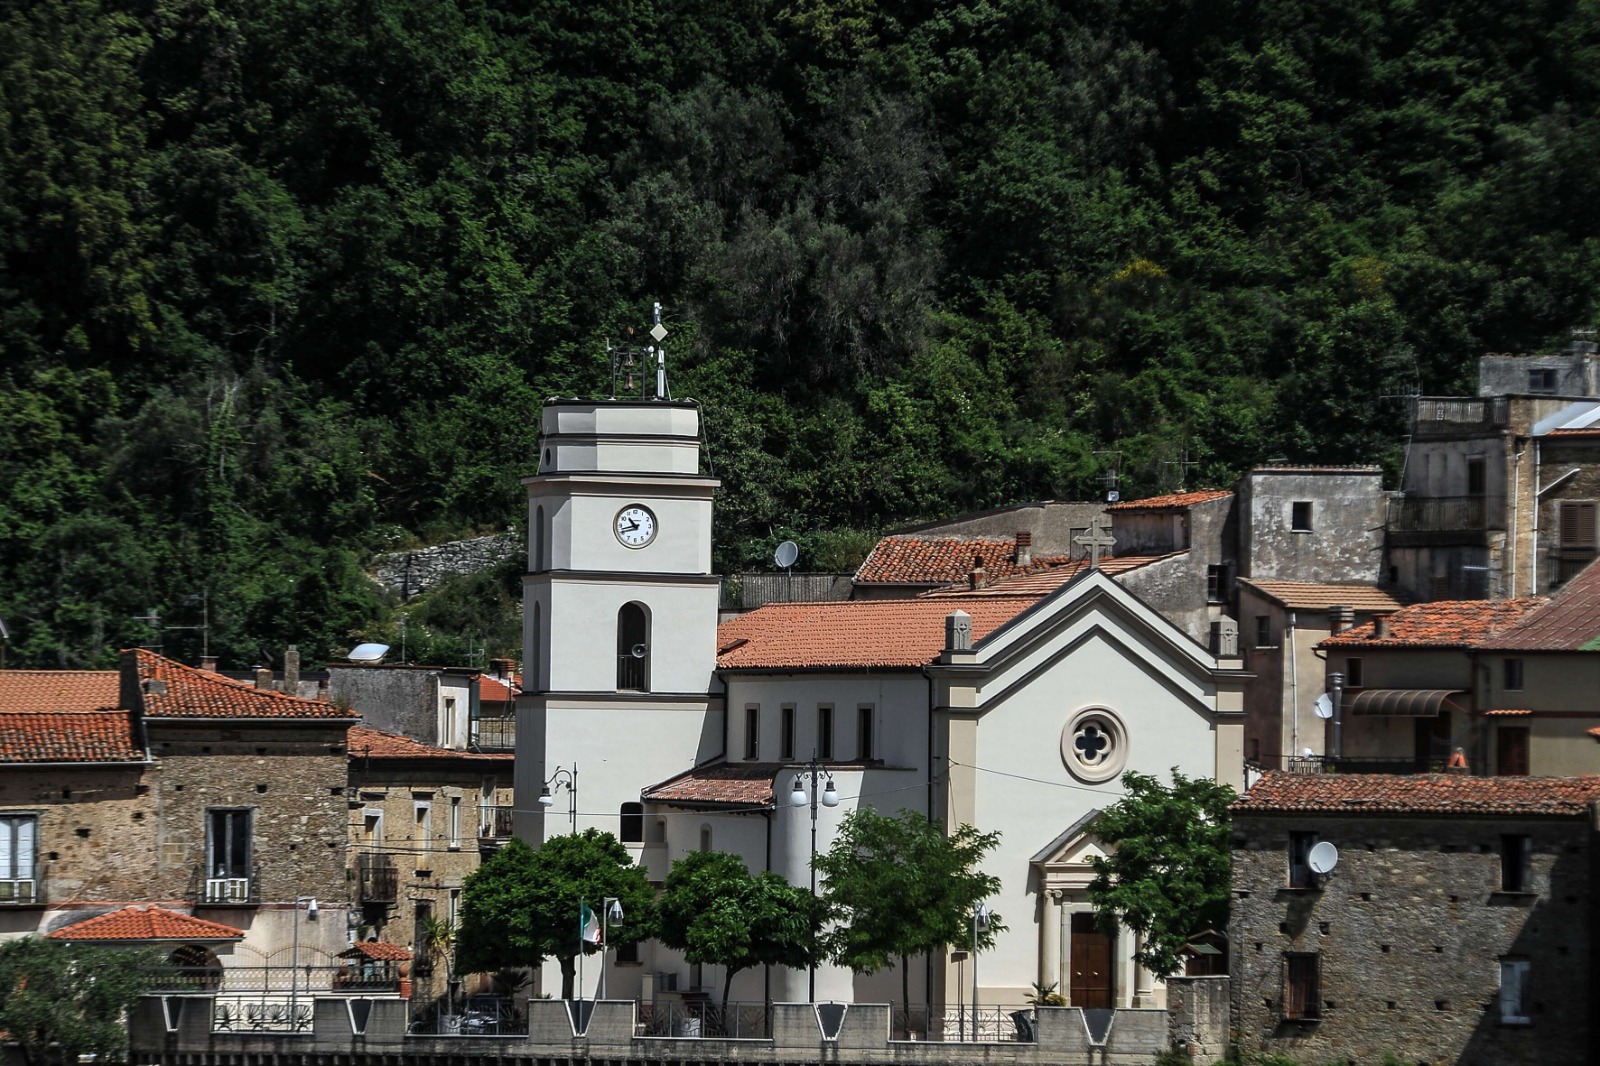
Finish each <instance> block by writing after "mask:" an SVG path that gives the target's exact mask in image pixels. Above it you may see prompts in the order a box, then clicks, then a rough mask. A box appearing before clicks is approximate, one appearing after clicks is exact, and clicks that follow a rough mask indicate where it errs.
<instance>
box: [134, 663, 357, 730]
mask: <svg viewBox="0 0 1600 1066" xmlns="http://www.w3.org/2000/svg"><path fill="white" fill-rule="evenodd" d="M136 655H137V657H138V662H139V680H140V681H141V682H143V684H144V710H145V714H146V715H148V716H149V717H151V718H359V717H360V715H358V714H356V712H355V711H353V710H350V709H349V708H347V707H340V706H338V705H337V704H333V703H329V702H327V701H326V700H307V699H301V698H300V697H299V696H289V695H286V694H284V693H282V692H272V691H269V690H266V689H258V688H256V687H255V686H254V685H248V684H245V683H244V682H242V681H234V680H232V679H231V678H226V677H223V676H222V675H221V674H213V673H210V672H209V671H206V670H197V669H195V668H194V667H192V666H185V665H183V664H182V663H179V662H173V661H172V660H171V659H166V658H162V657H161V656H159V655H157V654H156V653H155V652H152V651H146V650H145V649H143V648H140V649H138V651H137V652H136ZM152 682H160V685H154V684H152ZM163 688H164V689H165V691H162V689H163Z"/></svg>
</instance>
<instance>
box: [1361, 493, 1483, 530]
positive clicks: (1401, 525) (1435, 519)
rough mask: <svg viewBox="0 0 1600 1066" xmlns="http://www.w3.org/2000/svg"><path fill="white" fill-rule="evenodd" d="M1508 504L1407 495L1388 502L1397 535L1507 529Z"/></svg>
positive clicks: (1392, 526) (1456, 497) (1391, 523)
mask: <svg viewBox="0 0 1600 1066" xmlns="http://www.w3.org/2000/svg"><path fill="white" fill-rule="evenodd" d="M1505 525H1506V501H1505V499H1504V498H1502V497H1499V496H1406V497H1404V498H1403V499H1392V500H1390V501H1389V528H1390V530H1392V531H1394V532H1396V533H1415V532H1428V533H1437V532H1453V531H1456V530H1485V529H1504V528H1505Z"/></svg>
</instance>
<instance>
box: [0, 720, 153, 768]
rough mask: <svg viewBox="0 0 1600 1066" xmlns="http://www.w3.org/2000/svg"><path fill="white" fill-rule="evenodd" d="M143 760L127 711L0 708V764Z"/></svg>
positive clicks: (143, 756)
mask: <svg viewBox="0 0 1600 1066" xmlns="http://www.w3.org/2000/svg"><path fill="white" fill-rule="evenodd" d="M144 761H145V753H144V750H143V749H142V748H140V747H139V744H138V742H137V739H136V738H135V736H134V730H133V715H132V714H131V713H130V712H128V711H78V712H69V713H65V714H57V713H54V712H49V711H35V712H33V713H27V714H9V713H0V764H10V765H15V764H19V763H23V764H25V763H54V762H81V763H106V762H144Z"/></svg>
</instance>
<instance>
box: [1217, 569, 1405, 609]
mask: <svg viewBox="0 0 1600 1066" xmlns="http://www.w3.org/2000/svg"><path fill="white" fill-rule="evenodd" d="M1239 584H1241V585H1244V586H1247V587H1248V588H1251V589H1254V590H1255V591H1257V592H1259V593H1261V595H1263V596H1265V597H1267V598H1268V599H1270V600H1274V601H1276V602H1277V603H1280V604H1282V605H1283V606H1285V607H1288V608H1291V609H1293V610H1299V611H1325V610H1327V609H1328V608H1329V607H1348V608H1350V609H1351V610H1352V611H1363V612H1365V611H1379V612H1382V611H1398V610H1399V609H1400V608H1401V607H1403V606H1404V604H1402V603H1401V602H1400V601H1399V600H1397V599H1395V598H1394V596H1393V595H1392V594H1390V593H1389V592H1387V591H1385V590H1384V589H1381V588H1379V587H1378V586H1377V585H1371V584H1366V583H1364V582H1323V581H1270V580H1267V579H1266V578H1259V577H1241V578H1240V579H1239Z"/></svg>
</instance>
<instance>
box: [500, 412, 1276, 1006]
mask: <svg viewBox="0 0 1600 1066" xmlns="http://www.w3.org/2000/svg"><path fill="white" fill-rule="evenodd" d="M700 415H701V412H700V409H699V406H698V405H697V404H695V403H694V402H692V401H678V400H655V401H648V400H645V401H641V400H599V401H595V400H560V399H558V400H551V401H550V402H548V403H547V404H546V406H545V408H544V411H543V414H542V425H541V430H542V433H541V439H540V446H539V451H540V455H539V468H538V473H537V474H535V475H533V476H532V477H529V478H527V479H525V482H524V483H525V485H526V486H527V489H528V528H529V535H528V540H529V543H528V563H527V574H526V576H525V578H524V597H525V612H524V626H525V634H524V637H525V648H524V693H523V695H522V696H521V697H520V698H519V702H518V712H517V713H518V726H517V757H516V831H517V833H518V835H519V836H521V837H523V838H524V839H526V840H528V841H529V842H530V843H531V844H533V845H534V846H535V847H537V846H538V844H539V842H540V841H542V840H543V839H544V838H545V837H546V836H547V835H554V834H559V833H565V832H568V831H569V830H570V829H571V828H574V827H575V828H577V829H584V828H588V827H590V826H593V827H596V828H599V829H603V830H606V831H608V832H611V833H614V834H616V835H617V836H618V838H619V839H621V840H622V841H623V842H624V843H625V844H626V845H627V847H628V848H629V849H630V850H631V851H632V853H633V854H634V855H635V856H636V858H637V861H638V862H639V863H640V864H641V865H643V866H644V867H645V868H646V869H647V870H648V872H649V876H650V878H651V880H652V881H655V882H659V881H661V880H662V879H664V878H665V877H666V874H667V871H668V869H669V868H670V866H671V864H672V862H673V860H675V859H677V858H681V857H682V856H683V855H685V854H687V853H689V852H691V851H695V850H711V849H715V850H720V851H728V852H733V853H735V854H738V855H739V856H741V857H742V858H743V859H744V861H745V863H746V864H747V865H748V866H749V867H750V869H752V870H755V871H761V870H772V871H775V872H777V873H779V874H781V875H782V876H784V877H785V878H787V879H788V880H789V881H790V882H791V883H793V884H797V885H809V884H811V871H810V861H811V856H812V854H813V852H814V851H816V852H821V851H825V850H827V848H828V847H829V845H830V844H831V843H832V841H833V839H834V834H835V833H836V831H837V828H838V826H839V823H840V820H841V819H842V818H843V817H844V816H845V815H846V814H848V813H849V812H850V811H852V810H855V809H857V808H862V807H866V808H872V809H874V810H876V811H878V812H880V813H884V814H890V815H893V814H896V813H898V812H900V811H902V810H910V811H914V812H916V813H918V814H922V815H926V816H927V817H929V818H931V819H933V820H934V821H936V822H937V823H939V824H941V825H943V826H946V827H947V828H949V829H951V830H953V829H954V828H956V827H958V826H960V825H963V824H970V825H973V826H975V827H977V828H978V829H979V830H981V831H984V832H998V833H999V834H1000V843H999V846H998V847H997V848H996V849H994V850H993V851H992V852H991V853H990V855H989V857H988V859H987V861H986V864H985V865H986V867H987V869H988V872H990V873H993V874H995V875H996V876H997V877H999V879H1000V881H1001V884H1002V888H1001V890H1000V892H999V893H998V894H997V895H996V896H995V897H994V898H992V899H990V900H989V901H988V907H989V909H990V910H991V911H992V912H994V913H995V914H997V915H998V916H999V917H1000V918H1001V920H1002V921H1003V923H1004V925H1005V927H1006V928H1005V931H1004V932H1002V933H1001V934H1000V935H999V937H998V940H997V943H996V944H995V946H994V947H993V948H992V949H988V950H985V951H983V952H982V953H981V954H980V955H979V956H978V958H977V959H976V960H973V959H970V958H968V957H967V953H966V952H963V951H951V952H950V953H948V957H945V958H938V959H931V960H918V959H914V960H911V973H910V974H909V978H910V995H911V998H912V1002H913V1003H920V1002H923V1001H924V999H925V998H927V999H929V1000H931V1002H933V1003H935V1004H939V1005H942V1006H943V1007H944V1008H945V1009H946V1010H953V1009H955V1008H956V1006H957V1004H958V1003H959V1002H962V1001H963V1000H964V1001H965V1002H966V1003H967V1004H968V1005H970V1004H971V1002H972V999H971V998H970V997H972V996H973V994H974V991H975V992H976V997H977V1002H978V1003H979V1004H982V1005H983V1006H986V1007H989V1006H1010V1007H1012V1008H1016V1007H1020V1006H1022V1005H1023V1004H1024V1003H1025V997H1026V995H1027V994H1028V992H1029V990H1030V986H1032V985H1033V984H1034V983H1035V982H1039V983H1042V984H1045V985H1050V984H1055V985H1056V986H1057V987H1058V988H1059V990H1060V991H1061V992H1062V993H1063V994H1064V995H1067V996H1068V998H1069V1001H1070V1002H1071V1003H1072V1004H1074V1005H1078V1006H1085V1007H1096V1006H1100V1007H1111V1006H1159V1005H1162V1003H1163V1002H1164V991H1163V989H1162V987H1161V984H1160V982H1159V981H1156V980H1154V979H1153V976H1152V975H1150V974H1148V973H1146V972H1144V971H1143V970H1142V969H1141V968H1140V967H1138V966H1137V965H1136V964H1135V962H1134V958H1133V956H1134V953H1135V951H1136V949H1137V943H1136V940H1135V935H1134V934H1133V933H1131V932H1129V931H1127V930H1123V931H1122V932H1121V934H1120V935H1115V936H1108V935H1107V934H1105V933H1102V932H1099V931H1097V930H1096V929H1095V927H1094V924H1093V922H1092V917H1091V914H1090V909H1089V904H1088V898H1087V894H1086V887H1087V885H1088V882H1089V880H1090V878H1091V875H1092V874H1091V869H1090V865H1089V862H1090V859H1091V857H1092V856H1093V855H1095V854H1097V847H1098V845H1097V842H1096V840H1095V836H1094V819H1095V815H1096V814H1097V812H1098V811H1099V810H1101V809H1102V808H1104V807H1106V806H1109V805H1110V804H1113V803H1115V802H1116V801H1117V800H1118V799H1119V798H1120V796H1121V795H1122V790H1121V784H1120V776H1121V774H1122V773H1123V772H1124V771H1126V770H1136V771H1138V772H1140V773H1145V774H1151V775H1155V776H1158V777H1160V778H1161V779H1163V780H1166V779H1167V778H1168V775H1169V773H1170V771H1171V770H1172V769H1173V768H1176V769H1178V770H1180V771H1182V772H1183V773H1184V774H1186V775H1188V776H1191V777H1212V778H1215V779H1216V780H1219V781H1223V782H1225V783H1228V784H1231V785H1233V786H1234V787H1235V788H1241V789H1242V786H1243V775H1244V771H1243V735H1244V710H1243V690H1244V685H1245V681H1246V680H1247V676H1248V675H1247V674H1246V673H1245V672H1244V670H1243V669H1242V662H1241V661H1240V660H1239V658H1238V657H1237V656H1238V650H1237V636H1236V632H1235V629H1234V627H1233V625H1232V623H1231V621H1229V620H1223V621H1222V622H1221V623H1218V624H1217V625H1216V626H1215V628H1214V633H1213V639H1212V642H1211V644H1212V646H1211V647H1209V648H1208V647H1206V646H1203V645H1202V644H1200V643H1198V642H1196V641H1195V640H1194V639H1193V638H1192V637H1190V636H1189V635H1188V634H1186V633H1185V632H1183V631H1182V630H1180V629H1178V628H1176V627H1175V626H1173V625H1172V624H1171V623H1169V622H1168V621H1166V620H1165V619H1164V618H1162V617H1161V615H1160V614H1158V613H1157V612H1156V611H1154V610H1153V609H1151V608H1150V607H1149V606H1148V605H1146V604H1145V603H1144V602H1142V601H1141V600H1140V599H1139V598H1138V597H1136V596H1135V595H1134V594H1133V593H1131V592H1129V591H1128V590H1127V589H1125V588H1123V587H1122V586H1120V585H1118V584H1117V583H1116V582H1115V581H1112V580H1111V579H1110V578H1108V577H1107V576H1106V575H1105V573H1104V572H1103V571H1101V570H1099V569H1098V568H1096V567H1093V566H1091V567H1089V568H1088V569H1086V570H1083V569H1079V570H1073V571H1072V572H1071V573H1070V574H1062V575H1057V576H1056V577H1055V578H1053V579H1047V580H1032V581H1019V582H1010V583H999V584H997V585H995V586H989V587H977V588H965V589H963V588H953V589H946V590H941V591H939V592H937V593H934V594H930V595H924V596H920V597H916V598H912V599H904V600H881V601H846V602H828V603H805V604H775V605H770V606H767V607H763V608H761V609H758V610H756V611H753V612H751V613H749V614H746V615H743V616H741V617H738V618H736V619H733V620H731V621H729V622H726V623H724V624H722V625H721V626H720V627H719V625H718V622H717V617H718V614H717V607H718V588H719V579H718V577H717V575H715V574H713V573H712V572H711V543H712V525H711V523H712V507H713V500H714V497H715V494H716V491H717V488H718V482H717V481H716V480H715V479H714V478H711V477H708V476H706V475H705V474H704V473H703V472H702V468H701V454H700V449H701V441H702V427H701V425H700ZM1095 550H1096V551H1097V550H1098V549H1095ZM541 798H542V801H543V802H541ZM604 965H605V967H606V977H607V984H606V987H607V989H608V995H609V996H610V997H612V998H629V999H631V998H634V997H636V996H637V997H640V998H642V999H644V1000H646V1001H657V1002H659V1001H661V1000H662V999H663V998H670V997H673V996H682V997H693V996H700V995H707V994H709V995H712V996H713V997H719V996H720V995H721V993H722V980H723V975H722V974H721V973H720V972H712V971H713V970H714V969H715V968H713V967H704V968H701V967H690V966H689V965H688V964H686V963H685V962H683V960H682V959H681V957H679V956H678V955H677V953H675V952H672V951H670V950H668V949H666V948H664V947H663V946H662V945H660V944H657V943H653V942H652V943H646V944H641V945H638V947H637V948H636V949H635V950H634V951H632V952H627V953H623V954H622V957H621V958H618V957H617V955H616V954H615V953H612V954H610V955H609V956H608V958H607V960H606V962H605V964H604ZM974 966H976V970H977V972H976V973H974V970H973V968H974ZM600 968H601V967H600V966H599V965H596V964H595V963H594V962H593V960H591V962H590V964H589V965H588V967H587V970H588V972H587V973H586V974H585V987H584V989H583V990H582V992H584V993H585V994H589V995H593V994H594V993H595V991H596V984H597V981H598V976H599V975H598V973H597V971H598V970H599V969H600ZM702 969H703V970H704V971H705V972H701V970H702ZM544 976H545V978H546V980H545V987H547V988H548V987H551V980H550V977H551V975H549V974H547V975H544ZM730 992H731V996H730V998H731V999H732V1000H734V1001H745V1002H759V1001H763V1000H773V1001H777V1002H796V1001H806V1000H808V999H815V1000H832V1001H839V1002H877V1003H882V1002H890V1001H898V1000H899V999H900V998H901V975H900V974H899V973H897V972H895V971H893V970H890V971H884V972H880V973H877V974H873V975H870V976H857V975H854V974H852V973H850V972H849V971H848V970H843V969H836V968H833V967H821V968H819V969H818V970H817V971H816V972H815V973H810V972H805V971H793V972H791V971H788V970H783V969H780V968H774V969H772V970H770V971H769V972H762V971H759V970H757V971H746V972H744V973H741V974H739V975H737V977H736V980H735V985H734V987H733V988H732V989H731V990H730Z"/></svg>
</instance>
